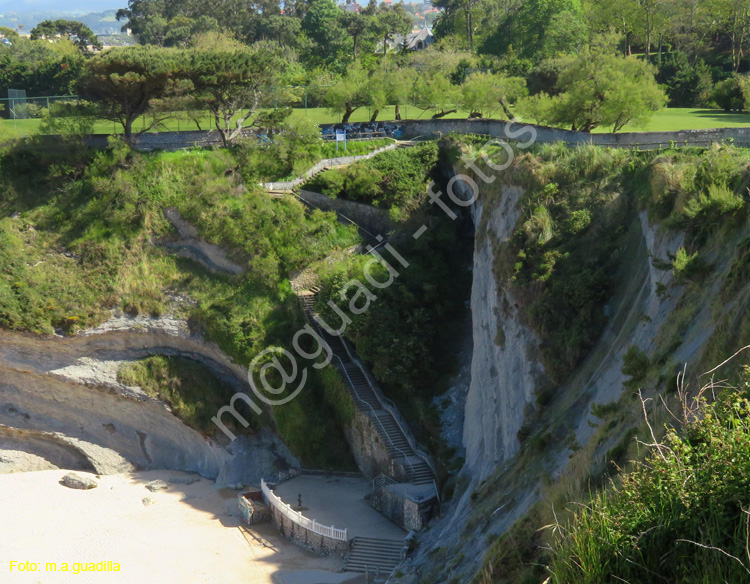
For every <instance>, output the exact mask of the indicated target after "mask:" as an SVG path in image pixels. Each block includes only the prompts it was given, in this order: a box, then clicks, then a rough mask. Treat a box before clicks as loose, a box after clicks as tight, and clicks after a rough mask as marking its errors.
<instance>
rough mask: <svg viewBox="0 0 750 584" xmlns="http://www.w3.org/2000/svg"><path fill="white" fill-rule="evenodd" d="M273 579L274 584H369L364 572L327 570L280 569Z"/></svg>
mask: <svg viewBox="0 0 750 584" xmlns="http://www.w3.org/2000/svg"><path fill="white" fill-rule="evenodd" d="M273 581H274V584H367V582H366V581H365V576H364V574H352V573H350V572H342V573H339V574H333V573H332V572H326V571H325V570H296V571H293V572H289V571H280V572H276V573H275V574H274V575H273Z"/></svg>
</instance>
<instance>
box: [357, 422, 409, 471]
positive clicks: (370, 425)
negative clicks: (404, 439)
mask: <svg viewBox="0 0 750 584" xmlns="http://www.w3.org/2000/svg"><path fill="white" fill-rule="evenodd" d="M375 424H376V422H375V421H374V420H373V419H372V418H370V416H368V415H367V414H366V413H364V412H363V411H362V410H360V409H359V408H357V409H356V410H355V414H354V419H353V420H352V421H351V422H350V423H349V424H347V426H346V427H345V428H344V434H345V435H346V439H347V441H348V442H349V446H350V447H351V450H352V455H353V456H354V461H355V462H356V463H357V468H359V470H361V471H362V474H363V475H364V476H365V478H366V479H367V480H368V481H369V480H372V479H374V478H375V477H376V476H378V475H381V474H384V475H388V476H390V477H392V478H394V479H396V480H397V481H407V480H408V477H407V474H406V469H404V467H403V466H402V465H401V464H399V463H398V462H395V461H394V460H393V457H392V456H391V455H390V453H389V452H388V448H387V447H386V445H385V443H384V442H383V439H382V438H381V437H380V434H379V433H378V430H377V428H376V427H375Z"/></svg>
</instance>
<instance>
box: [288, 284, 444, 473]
mask: <svg viewBox="0 0 750 584" xmlns="http://www.w3.org/2000/svg"><path fill="white" fill-rule="evenodd" d="M319 290H320V289H319V288H313V289H312V290H310V291H308V292H301V293H300V300H301V302H302V306H303V308H304V310H305V312H306V317H307V318H308V319H310V320H312V319H313V318H314V315H315V312H314V309H315V301H316V299H317V294H318V292H319ZM320 333H321V336H322V337H323V339H324V340H325V341H326V342H327V343H328V345H329V346H330V347H331V351H332V352H333V354H334V358H333V364H334V365H336V366H337V367H338V368H339V370H340V373H341V375H342V377H343V378H344V381H345V382H347V385H348V386H349V389H350V391H351V394H352V397H353V398H354V401H355V404H356V405H357V407H358V408H359V409H360V410H361V411H362V412H363V413H365V414H366V415H368V416H369V417H370V418H371V419H372V420H373V422H374V426H375V428H376V429H377V431H378V434H380V435H381V438H382V440H383V444H385V446H386V448H387V449H388V453H389V454H390V455H391V456H392V457H393V458H394V460H397V461H399V462H401V463H402V464H403V466H404V467H405V469H406V473H407V476H408V479H409V482H410V483H412V484H414V485H422V484H429V483H432V482H433V480H434V478H435V476H434V474H433V472H432V469H431V468H430V466H429V465H428V464H427V463H426V462H425V460H424V459H423V458H422V457H421V456H418V455H417V454H416V453H415V452H414V448H413V447H412V444H411V442H410V441H409V438H408V437H407V436H406V434H405V433H404V431H403V430H402V429H401V426H399V424H398V422H397V421H396V419H395V418H394V416H393V414H392V413H391V412H390V411H388V410H387V409H386V408H385V407H384V406H383V403H382V402H381V400H380V398H379V397H378V395H377V393H376V392H375V391H374V390H373V388H372V386H371V385H370V383H369V382H368V380H367V377H366V376H365V373H364V371H363V370H362V369H361V368H360V366H359V365H358V364H357V363H354V362H353V361H352V359H351V357H350V356H349V352H347V350H346V348H345V347H344V342H345V341H344V340H343V339H342V338H340V337H337V336H334V335H330V334H328V333H327V332H326V331H325V330H323V329H322V327H321V328H320Z"/></svg>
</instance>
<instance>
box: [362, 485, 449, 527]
mask: <svg viewBox="0 0 750 584" xmlns="http://www.w3.org/2000/svg"><path fill="white" fill-rule="evenodd" d="M401 487H402V485H386V486H383V487H379V488H377V489H375V491H373V493H372V494H371V495H370V498H369V503H370V505H372V507H373V508H375V509H377V511H379V512H380V513H382V514H383V515H385V516H386V517H387V518H388V519H390V520H391V521H393V522H394V523H395V524H396V525H398V526H399V527H401V528H402V529H404V530H405V531H419V530H420V529H422V528H423V527H426V525H427V522H428V520H429V518H430V516H431V514H432V511H433V508H434V506H435V505H436V504H437V501H436V499H435V498H434V497H432V498H430V499H427V500H421V501H415V500H414V499H413V498H411V497H409V496H408V495H406V494H404V493H403V492H402V490H401Z"/></svg>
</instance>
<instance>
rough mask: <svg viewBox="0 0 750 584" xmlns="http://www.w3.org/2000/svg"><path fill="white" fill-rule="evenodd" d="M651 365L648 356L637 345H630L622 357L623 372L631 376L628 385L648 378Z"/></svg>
mask: <svg viewBox="0 0 750 584" xmlns="http://www.w3.org/2000/svg"><path fill="white" fill-rule="evenodd" d="M650 367H651V361H649V358H648V356H647V355H646V354H645V353H644V352H643V351H641V350H640V349H639V348H638V347H636V346H635V345H630V346H629V347H628V350H627V351H626V352H625V355H623V357H622V374H623V375H629V376H630V380H629V381H628V382H627V385H629V386H633V385H636V384H638V383H640V382H641V381H643V380H644V379H646V375H648V370H649V368H650Z"/></svg>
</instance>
